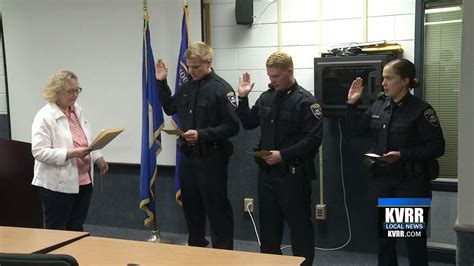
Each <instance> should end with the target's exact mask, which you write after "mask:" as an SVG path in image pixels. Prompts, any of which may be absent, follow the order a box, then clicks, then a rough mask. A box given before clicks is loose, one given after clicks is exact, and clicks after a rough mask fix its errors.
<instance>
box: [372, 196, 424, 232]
mask: <svg viewBox="0 0 474 266" xmlns="http://www.w3.org/2000/svg"><path fill="white" fill-rule="evenodd" d="M430 205H431V199H430V198H379V199H378V207H379V208H378V210H379V226H380V227H379V235H380V236H381V237H426V222H427V219H428V217H427V214H428V210H429V207H430Z"/></svg>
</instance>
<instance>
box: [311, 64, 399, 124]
mask: <svg viewBox="0 0 474 266" xmlns="http://www.w3.org/2000/svg"><path fill="white" fill-rule="evenodd" d="M392 59H394V58H393V57H391V56H389V55H358V56H344V57H321V58H315V59H314V86H315V92H314V93H315V95H316V97H317V98H318V100H319V101H320V102H321V107H322V108H323V114H324V115H325V116H343V115H344V114H345V109H346V101H347V92H348V91H349V88H350V86H351V84H352V81H353V80H354V79H355V78H357V77H362V78H363V79H364V92H363V94H362V97H361V99H360V102H359V109H360V110H365V109H367V108H368V107H369V106H370V104H371V103H372V102H373V101H374V100H375V99H376V97H377V95H378V94H379V93H380V92H381V91H382V70H383V67H384V65H385V64H386V63H387V62H389V61H390V60H392Z"/></svg>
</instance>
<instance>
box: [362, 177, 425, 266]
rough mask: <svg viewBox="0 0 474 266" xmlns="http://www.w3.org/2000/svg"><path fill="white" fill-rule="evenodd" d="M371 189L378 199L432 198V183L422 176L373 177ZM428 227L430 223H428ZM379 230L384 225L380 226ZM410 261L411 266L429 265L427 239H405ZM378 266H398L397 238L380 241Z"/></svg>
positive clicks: (380, 239)
mask: <svg viewBox="0 0 474 266" xmlns="http://www.w3.org/2000/svg"><path fill="white" fill-rule="evenodd" d="M371 185H372V187H371V189H372V190H373V191H374V193H375V196H376V197H377V199H378V198H431V196H432V193H431V181H430V180H429V179H427V178H424V177H422V176H420V177H413V178H404V177H400V176H383V177H373V178H372V181H371ZM426 225H428V221H426ZM377 226H379V228H381V227H382V226H383V225H382V224H378V225H377ZM404 240H405V244H406V247H407V253H408V261H409V263H410V265H411V266H423V265H428V252H427V249H426V238H405V239H404ZM378 265H383V266H394V265H398V261H397V250H396V238H381V237H379V239H378Z"/></svg>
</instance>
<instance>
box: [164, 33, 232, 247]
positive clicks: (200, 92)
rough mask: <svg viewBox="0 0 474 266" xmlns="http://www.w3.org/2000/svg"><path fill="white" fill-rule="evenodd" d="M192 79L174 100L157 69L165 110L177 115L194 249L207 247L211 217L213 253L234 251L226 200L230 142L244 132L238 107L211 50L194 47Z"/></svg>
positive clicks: (185, 203)
mask: <svg viewBox="0 0 474 266" xmlns="http://www.w3.org/2000/svg"><path fill="white" fill-rule="evenodd" d="M184 56H185V57H186V59H187V63H188V68H189V73H190V75H191V77H192V80H190V81H188V82H186V83H184V84H183V85H182V86H181V88H180V90H179V91H178V92H177V93H176V94H175V95H173V96H171V90H170V88H169V87H168V84H167V82H166V77H167V74H168V69H167V68H166V66H165V64H164V63H163V61H161V60H158V63H157V64H156V79H157V80H158V91H159V95H160V99H161V102H162V104H163V109H164V111H165V112H166V114H168V115H172V114H175V113H176V114H177V115H178V119H179V124H178V126H179V128H180V129H182V130H183V131H184V134H183V136H181V137H180V139H179V140H178V148H179V149H180V150H181V152H182V155H183V156H182V157H181V164H180V177H179V178H180V182H181V199H182V203H183V210H184V216H185V218H186V223H187V225H188V231H189V238H188V244H189V245H190V246H199V247H205V246H207V244H208V243H209V242H208V241H207V240H206V239H205V233H206V215H207V217H208V218H209V223H210V227H211V240H212V246H213V247H214V248H221V249H233V237H234V219H233V215H232V207H231V205H230V202H229V199H228V198H227V168H228V164H229V157H230V156H231V154H232V143H231V142H230V141H229V138H230V137H232V136H235V135H236V134H237V133H238V132H239V121H238V117H237V114H236V112H235V107H236V105H237V101H236V97H235V93H234V91H233V90H232V88H231V86H230V85H229V84H228V83H227V82H226V81H225V80H224V79H222V78H221V77H219V76H218V75H217V74H216V73H214V71H213V70H212V68H211V66H212V57H213V51H212V48H211V47H210V46H209V45H207V44H205V43H202V42H198V43H193V44H191V45H190V46H189V48H188V49H187V50H186V52H185V53H184Z"/></svg>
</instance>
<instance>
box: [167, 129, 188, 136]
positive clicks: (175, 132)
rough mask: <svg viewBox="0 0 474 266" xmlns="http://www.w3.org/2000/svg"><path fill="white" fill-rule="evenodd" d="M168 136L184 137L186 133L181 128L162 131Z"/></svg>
mask: <svg viewBox="0 0 474 266" xmlns="http://www.w3.org/2000/svg"><path fill="white" fill-rule="evenodd" d="M162 130H163V132H165V133H166V134H168V135H175V136H182V135H183V134H184V132H183V131H182V130H181V129H180V128H176V129H164V128H163V129H162Z"/></svg>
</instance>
